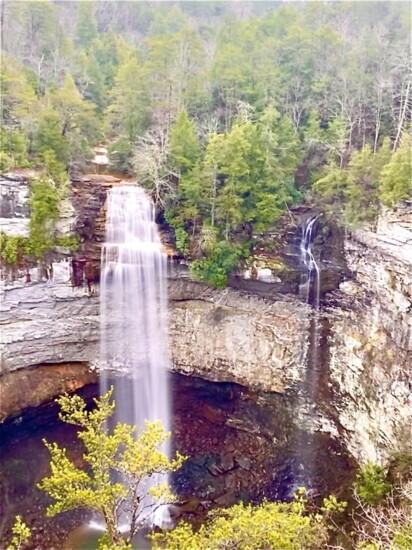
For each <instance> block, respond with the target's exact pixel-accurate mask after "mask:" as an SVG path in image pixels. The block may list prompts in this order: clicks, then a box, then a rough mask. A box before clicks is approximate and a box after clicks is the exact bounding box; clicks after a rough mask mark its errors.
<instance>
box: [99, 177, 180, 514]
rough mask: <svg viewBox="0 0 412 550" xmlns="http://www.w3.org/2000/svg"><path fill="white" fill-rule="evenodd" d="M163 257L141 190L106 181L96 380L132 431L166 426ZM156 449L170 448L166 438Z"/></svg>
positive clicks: (119, 418)
mask: <svg viewBox="0 0 412 550" xmlns="http://www.w3.org/2000/svg"><path fill="white" fill-rule="evenodd" d="M166 260H167V258H166V254H165V253H164V252H163V251H162V244H161V241H160V237H159V233H158V229H157V225H156V223H155V221H154V206H153V204H152V202H151V201H150V199H149V198H148V197H147V195H146V194H145V192H144V191H143V189H141V188H139V187H136V186H122V187H117V188H112V189H111V190H110V192H109V194H108V200H107V217H106V243H105V244H104V245H103V248H102V260H101V267H102V269H101V286H100V319H101V349H100V369H101V382H100V384H101V393H105V392H106V391H107V390H108V388H109V387H110V386H111V385H113V386H114V390H115V392H114V398H115V401H116V409H115V417H114V423H117V422H119V421H120V422H125V423H128V424H132V425H136V426H137V429H138V430H140V429H142V428H144V427H145V424H144V421H145V420H152V421H153V420H157V419H160V420H161V421H162V423H163V426H164V428H165V429H166V430H167V431H168V430H169V429H170V411H169V390H168V382H167V375H168V367H169V354H168V346H167V293H166V267H167V266H166ZM162 450H163V451H164V452H166V453H167V454H169V448H168V446H167V445H166V446H165V447H163V448H162ZM161 481H163V482H164V481H167V480H166V479H163V480H162V479H159V478H158V479H156V480H154V482H155V483H159V482H161ZM144 506H147V501H146V502H144V501H143V502H142V508H143V507H144ZM164 508H165V507H164ZM164 514H165V515H168V511H167V509H165V510H164ZM152 519H153V518H152ZM163 519H167V518H163ZM154 521H156V522H157V523H159V522H161V519H156V518H155V519H154Z"/></svg>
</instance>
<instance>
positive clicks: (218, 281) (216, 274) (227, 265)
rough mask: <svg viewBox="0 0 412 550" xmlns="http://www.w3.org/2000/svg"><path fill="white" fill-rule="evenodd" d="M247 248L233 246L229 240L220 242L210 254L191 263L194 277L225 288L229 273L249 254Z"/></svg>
mask: <svg viewBox="0 0 412 550" xmlns="http://www.w3.org/2000/svg"><path fill="white" fill-rule="evenodd" d="M246 248H247V246H238V247H233V246H232V245H231V244H230V243H228V242H227V241H220V242H218V243H217V244H216V246H215V248H214V249H213V251H212V252H211V254H210V256H208V257H207V258H202V259H200V260H195V261H194V262H192V263H191V265H190V274H191V276H192V278H193V279H194V280H195V281H201V282H203V283H206V284H208V285H210V286H214V287H216V288H225V286H226V285H227V277H228V275H229V273H230V272H231V271H232V270H233V269H234V268H235V267H236V266H237V264H238V262H239V260H240V259H241V258H244V257H245V256H246V255H247V253H248V250H246Z"/></svg>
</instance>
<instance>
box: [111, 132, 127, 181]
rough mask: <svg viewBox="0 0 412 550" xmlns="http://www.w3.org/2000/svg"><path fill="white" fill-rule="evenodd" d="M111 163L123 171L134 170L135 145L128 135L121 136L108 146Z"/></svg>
mask: <svg viewBox="0 0 412 550" xmlns="http://www.w3.org/2000/svg"><path fill="white" fill-rule="evenodd" d="M108 153H109V157H110V162H111V164H112V165H113V166H114V167H115V168H116V169H117V170H121V171H123V172H126V173H129V172H131V171H132V163H131V160H132V155H133V146H132V144H131V143H130V140H129V139H128V138H126V137H121V138H119V139H118V140H116V141H115V142H114V143H112V144H111V145H110V146H109V148H108Z"/></svg>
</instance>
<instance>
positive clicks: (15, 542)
mask: <svg viewBox="0 0 412 550" xmlns="http://www.w3.org/2000/svg"><path fill="white" fill-rule="evenodd" d="M11 530H12V533H13V535H14V536H13V538H12V539H11V542H10V544H9V545H8V546H7V548H6V550H20V549H21V548H22V546H23V545H25V544H26V542H28V540H29V539H30V536H31V531H30V529H29V528H28V527H27V525H26V524H25V523H24V521H22V519H21V516H16V521H15V522H14V525H13V527H12V528H11Z"/></svg>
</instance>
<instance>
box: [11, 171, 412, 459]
mask: <svg viewBox="0 0 412 550" xmlns="http://www.w3.org/2000/svg"><path fill="white" fill-rule="evenodd" d="M100 179H102V181H100ZM103 180H104V181H103ZM118 183H119V180H118V179H116V178H113V179H111V180H110V178H109V179H107V178H106V179H104V178H100V177H99V176H96V177H88V178H86V181H82V180H76V181H75V182H74V186H73V195H72V197H71V204H72V205H73V206H74V209H71V210H70V209H67V212H68V214H67V216H66V225H67V227H68V226H69V225H70V226H71V227H72V228H73V227H74V228H75V229H76V231H77V233H78V234H79V235H80V236H81V240H82V243H81V247H80V251H79V252H78V253H77V255H75V257H74V258H73V259H72V261H68V260H66V261H60V262H57V263H55V265H54V277H53V280H51V281H48V282H45V281H36V278H35V277H32V281H33V282H31V283H27V284H26V283H24V282H22V280H16V281H14V282H12V283H10V282H8V283H7V284H3V287H2V305H1V323H2V338H1V340H2V352H3V354H2V363H1V373H2V375H1V376H2V381H3V382H4V380H5V378H4V376H5V373H11V372H13V371H16V372H18V371H20V370H21V369H25V368H28V367H33V366H35V365H41V364H43V365H44V364H45V363H46V364H54V365H55V364H61V363H72V364H74V365H76V364H77V365H80V364H82V365H84V363H87V364H88V365H90V366H92V367H94V366H96V365H97V364H98V355H99V316H98V314H99V299H98V284H97V281H98V262H99V243H100V242H101V241H102V239H103V221H104V199H105V193H106V189H105V188H106V187H107V186H110V185H113V184H118ZM19 186H24V182H22V181H21V182H20V183H19ZM22 189H23V187H22V188H21V189H20V191H19V193H20V195H22V194H23V190H22ZM6 191H7V190H6ZM10 193H11V194H12V195H13V193H14V192H10V191H7V192H6V193H5V195H6V196H7V197H10ZM24 193H26V191H24ZM14 195H16V194H15V193H14ZM20 195H19V196H20ZM25 197H26V195H25ZM25 197H22V198H23V199H24V198H25ZM7 201H8V202H7V204H6V206H5V207H4V208H3V210H2V212H5V215H6V217H7V216H8V219H9V220H11V219H12V218H13V217H14V218H16V217H18V218H19V219H21V218H23V219H24V217H25V216H27V210H24V200H22V201H21V202H22V205H21V206H19V208H17V209H16V208H15V209H14V210H13V208H11V207H10V204H12V203H13V201H12V200H11V199H9V198H7ZM13 204H14V203H13ZM74 214H75V215H74ZM2 215H3V214H2ZM299 216H300V217H302V216H303V217H304V216H305V212H304V211H301V212H300V213H299V214H298V215H297V217H296V218H295V221H296V220H297V219H300V218H299ZM11 223H12V222H11ZM293 225H294V226H293ZM411 226H412V221H411V209H410V208H407V207H405V208H404V209H399V210H398V211H397V212H396V213H391V212H385V213H383V214H382V216H381V218H380V220H379V223H378V225H377V228H376V229H375V230H374V231H372V230H368V231H366V230H363V231H358V232H356V233H355V234H353V235H352V236H351V237H350V238H345V239H344V238H343V235H342V233H341V232H340V230H339V229H337V228H333V227H332V228H327V227H326V226H324V227H323V231H322V234H321V235H320V236H319V238H318V241H317V243H315V245H316V246H318V247H320V248H321V258H320V265H321V271H322V280H323V289H322V290H323V295H322V298H323V302H322V303H323V307H322V311H321V314H320V323H321V326H322V337H321V342H322V353H321V363H322V364H321V366H320V368H319V372H316V373H315V374H316V376H314V377H313V380H312V382H311V383H312V385H313V384H316V386H317V388H316V391H315V392H314V395H315V394H316V399H315V401H316V406H317V410H316V413H313V412H311V411H310V407H309V406H308V403H307V402H306V403H304V404H303V405H302V407H301V409H300V410H299V411H298V412H297V415H296V418H298V419H299V422H300V421H302V423H304V422H305V418H306V420H307V419H308V418H312V420H313V418H314V417H315V416H316V422H315V423H313V422H312V424H311V426H312V427H311V429H312V430H317V431H319V432H322V431H326V432H334V433H338V432H339V434H340V436H341V437H342V438H344V440H345V441H346V444H347V446H348V448H349V449H350V451H351V452H352V453H353V456H355V457H356V459H357V460H359V461H364V460H378V461H380V460H384V459H385V458H386V457H387V455H388V453H389V452H390V451H391V447H395V446H399V441H400V440H402V438H403V439H405V435H404V434H405V431H407V430H408V429H409V427H410V422H411V418H412V402H411V379H410V365H411V351H412V337H411V283H412V269H411V262H412V250H411V247H412V227H411ZM331 234H332V236H331ZM284 235H285V236H284V237H282V236H279V234H274V235H272V236H271V238H272V240H273V247H274V252H273V253H269V254H268V253H267V251H266V252H265V250H264V249H263V244H262V246H261V250H260V251H257V255H256V259H255V264H256V265H252V266H251V268H250V270H249V272H248V275H247V276H246V277H247V278H246V279H245V278H244V277H242V276H240V275H239V276H237V277H235V278H233V279H232V281H231V284H232V285H233V286H234V287H235V288H228V289H226V290H224V291H218V290H214V289H211V288H209V287H207V286H205V285H201V284H198V283H194V282H192V281H190V280H189V278H188V277H187V276H185V274H184V273H183V274H182V269H177V268H176V266H175V265H173V264H171V270H170V277H169V299H170V311H169V333H170V348H171V352H172V360H173V368H174V370H176V371H177V372H181V373H183V374H190V375H195V376H200V377H203V378H205V379H208V380H212V381H219V382H224V381H229V382H237V383H239V384H242V385H244V386H248V387H251V388H255V389H259V390H264V391H269V392H277V393H278V394H285V395H286V396H288V395H289V396H292V397H293V396H299V395H300V394H301V393H302V383H303V382H304V381H305V379H307V378H308V376H309V375H312V374H311V373H306V372H305V368H304V364H305V362H304V357H305V354H306V353H307V348H308V326H309V320H310V306H308V305H307V304H305V303H304V302H303V301H302V300H301V299H300V297H299V295H298V282H299V265H298V242H299V228H298V223H294V224H292V227H291V226H290V225H289V226H288V224H287V223H286V222H285V232H284ZM276 243H277V244H276ZM276 247H277V248H276ZM279 251H280V252H279ZM88 262H91V263H92V264H93V265H94V266H95V271H94V275H93V276H90V269H89V276H88V282H90V283H91V285H92V286H93V285H94V286H93V288H90V289H89V290H87V289H85V288H84V287H82V286H80V285H81V284H82V282H83V280H84V279H85V278H86V276H85V269H84V268H85V264H87V263H88ZM254 270H255V271H254ZM255 275H256V276H255ZM339 283H340V286H339ZM333 289H336V290H333ZM82 368H84V367H82ZM16 380H17V382H16V384H18V378H16ZM7 383H8V384H9V385H10V384H12V382H11V381H10V379H8V382H7ZM9 387H10V386H9ZM61 387H62V381H61V380H60V381H59V382H56V385H55V390H53V389H52V388H51V386H50V396H52V394H53V391H55V392H56V393H57V392H58V391H61ZM13 410H14V409H13ZM10 412H12V411H10ZM6 413H7V411H6V412H4V411H3V414H4V415H5V414H6ZM300 419H301V420H300ZM325 419H327V421H325ZM309 424H310V423H309Z"/></svg>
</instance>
